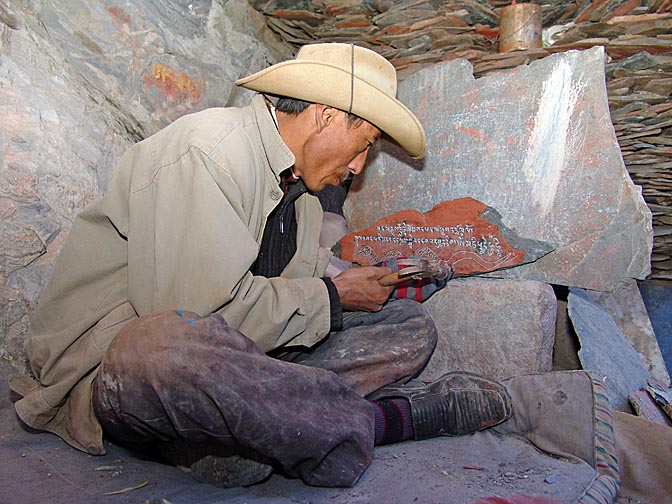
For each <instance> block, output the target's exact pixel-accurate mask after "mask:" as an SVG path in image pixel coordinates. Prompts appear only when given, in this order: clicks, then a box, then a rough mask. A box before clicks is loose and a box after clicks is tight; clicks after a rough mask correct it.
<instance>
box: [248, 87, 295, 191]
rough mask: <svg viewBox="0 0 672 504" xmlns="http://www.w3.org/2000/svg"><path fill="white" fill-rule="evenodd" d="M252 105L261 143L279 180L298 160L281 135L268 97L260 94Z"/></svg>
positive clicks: (253, 100)
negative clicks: (268, 102) (267, 99)
mask: <svg viewBox="0 0 672 504" xmlns="http://www.w3.org/2000/svg"><path fill="white" fill-rule="evenodd" d="M251 105H252V110H253V111H254V115H255V117H256V120H257V124H258V125H259V134H260V136H261V143H262V145H263V147H264V152H265V153H266V158H267V159H268V164H269V165H270V166H271V170H272V171H273V173H274V174H275V177H276V179H277V180H278V182H279V181H280V173H282V172H283V171H285V170H286V169H287V168H291V167H292V166H294V162H295V161H296V160H295V158H294V154H292V151H290V150H289V147H287V145H286V144H285V142H283V140H282V138H281V137H280V133H279V132H278V128H277V127H276V125H275V122H274V121H273V117H272V115H271V111H270V110H269V108H268V104H267V102H266V98H265V97H264V96H263V95H261V94H258V95H256V96H255V97H254V98H253V99H252V104H251Z"/></svg>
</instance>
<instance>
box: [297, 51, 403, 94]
mask: <svg viewBox="0 0 672 504" xmlns="http://www.w3.org/2000/svg"><path fill="white" fill-rule="evenodd" d="M296 61H317V62H320V63H322V64H326V65H331V66H334V67H336V68H339V69H340V70H342V71H344V72H346V73H347V74H349V75H353V72H354V77H355V78H356V79H360V80H363V81H365V82H367V83H368V84H370V85H372V86H375V87H376V88H378V89H379V90H380V91H382V92H383V93H385V94H386V95H388V96H390V97H392V98H395V97H396V96H397V71H396V70H395V68H394V66H393V65H392V63H390V62H389V61H387V60H386V59H385V58H384V57H383V56H381V55H380V54H378V53H376V52H374V51H371V50H368V49H364V48H362V47H359V46H356V45H353V44H336V43H323V44H310V45H305V46H303V47H302V48H301V49H300V50H299V52H298V54H297V55H296Z"/></svg>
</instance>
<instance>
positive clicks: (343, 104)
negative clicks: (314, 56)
mask: <svg viewBox="0 0 672 504" xmlns="http://www.w3.org/2000/svg"><path fill="white" fill-rule="evenodd" d="M236 85H238V86H241V87H244V88H247V89H251V90H253V91H258V92H260V93H268V94H273V95H277V96H286V97H289V98H297V99H299V100H304V101H308V102H312V103H321V104H323V105H330V106H332V107H336V108H338V109H341V110H346V111H348V110H351V112H352V113H353V114H355V115H357V116H359V117H361V118H362V119H365V120H367V121H369V122H370V123H371V124H373V125H374V126H376V127H377V128H378V129H380V130H381V131H382V132H384V133H385V134H387V135H388V136H389V137H390V138H391V139H392V140H393V141H394V142H396V143H397V144H398V145H399V146H400V147H401V148H402V149H404V150H405V151H406V152H407V153H408V155H409V156H411V157H412V158H414V159H420V158H422V157H423V156H424V155H425V151H426V149H427V143H426V140H425V131H424V129H423V127H422V125H421V124H420V121H419V120H418V118H417V117H415V115H414V114H413V112H411V111H410V110H409V109H408V108H407V107H406V106H405V105H404V104H403V103H401V102H400V101H399V100H397V99H396V98H394V97H392V96H390V95H388V94H387V93H385V92H383V91H381V90H380V89H378V88H377V87H376V86H373V85H372V84H370V83H368V82H366V81H364V80H362V79H360V78H358V77H357V76H356V75H355V78H354V80H352V79H351V73H350V72H346V71H344V70H343V69H342V68H340V67H337V66H334V65H330V64H328V63H322V62H319V61H310V60H290V61H284V62H282V63H278V64H276V65H273V66H271V67H268V68H265V69H264V70H261V71H259V72H257V73H255V74H252V75H250V76H248V77H244V78H242V79H238V80H237V81H236ZM351 90H352V92H351ZM351 95H352V97H353V98H352V108H351V109H350V99H351V98H350V97H351Z"/></svg>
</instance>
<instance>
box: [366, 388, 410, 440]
mask: <svg viewBox="0 0 672 504" xmlns="http://www.w3.org/2000/svg"><path fill="white" fill-rule="evenodd" d="M371 405H372V406H373V410H374V412H375V414H376V438H375V441H374V444H375V445H376V446H380V445H384V444H390V443H398V442H399V441H406V440H407V439H414V438H415V431H414V430H413V418H412V416H411V405H410V404H409V402H408V401H407V400H406V399H384V400H381V401H371Z"/></svg>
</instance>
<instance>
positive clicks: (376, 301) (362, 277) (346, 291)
mask: <svg viewBox="0 0 672 504" xmlns="http://www.w3.org/2000/svg"><path fill="white" fill-rule="evenodd" d="M390 273H392V270H391V269H390V268H387V267H378V266H362V267H359V268H350V269H347V270H345V271H343V272H342V273H339V274H338V275H336V276H335V277H333V278H332V281H333V282H334V285H335V286H336V290H337V291H338V295H339V297H340V298H341V305H342V306H343V308H348V309H351V310H365V311H378V310H380V309H381V308H382V307H383V304H385V302H386V301H387V300H388V298H389V297H390V294H391V293H392V289H394V287H393V286H387V287H386V286H383V285H381V284H380V283H379V282H378V279H379V278H382V277H384V276H385V275H389V274H390Z"/></svg>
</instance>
